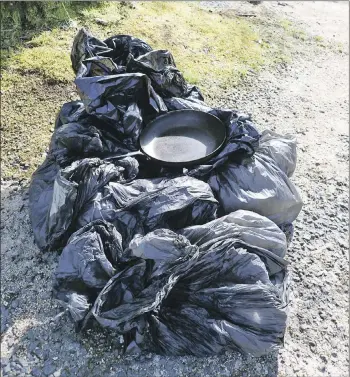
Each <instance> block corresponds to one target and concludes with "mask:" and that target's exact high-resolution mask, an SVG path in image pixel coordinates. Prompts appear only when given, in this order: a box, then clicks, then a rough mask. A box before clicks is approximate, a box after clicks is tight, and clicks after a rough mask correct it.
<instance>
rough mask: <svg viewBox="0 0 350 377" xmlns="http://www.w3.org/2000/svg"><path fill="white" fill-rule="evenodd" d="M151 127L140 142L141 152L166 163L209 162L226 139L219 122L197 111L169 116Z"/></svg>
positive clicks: (175, 113)
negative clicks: (201, 160) (203, 160)
mask: <svg viewBox="0 0 350 377" xmlns="http://www.w3.org/2000/svg"><path fill="white" fill-rule="evenodd" d="M149 126H150V127H149ZM149 126H147V127H146V128H145V130H144V132H143V134H142V137H141V138H140V144H141V148H142V149H143V151H144V152H145V153H147V154H148V155H149V156H151V157H153V158H155V159H157V160H160V161H165V162H171V163H177V162H179V163H181V162H191V161H196V160H199V159H202V158H205V157H206V156H208V155H210V154H211V153H213V152H215V150H216V149H217V148H219V147H220V145H221V144H222V142H223V141H224V139H225V131H224V125H223V124H222V123H221V122H220V121H219V119H217V118H215V117H213V116H211V115H209V114H206V113H201V112H196V111H193V112H191V111H188V112H186V111H183V112H174V113H169V114H167V115H166V116H164V117H160V118H159V120H158V119H156V121H154V122H153V123H152V124H150V125H149Z"/></svg>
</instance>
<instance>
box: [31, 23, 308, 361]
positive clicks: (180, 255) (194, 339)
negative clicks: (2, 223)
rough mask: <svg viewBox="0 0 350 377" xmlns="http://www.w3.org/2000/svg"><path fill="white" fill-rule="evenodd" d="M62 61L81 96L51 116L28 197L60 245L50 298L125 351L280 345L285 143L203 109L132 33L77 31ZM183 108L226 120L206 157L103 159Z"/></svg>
mask: <svg viewBox="0 0 350 377" xmlns="http://www.w3.org/2000/svg"><path fill="white" fill-rule="evenodd" d="M71 58H72V66H73V69H74V71H75V73H76V80H75V83H76V85H77V89H78V92H79V94H80V97H81V101H74V102H70V103H67V104H64V105H63V107H62V109H61V111H60V113H59V114H58V116H57V119H56V125H55V131H54V134H53V136H52V139H51V143H50V147H49V151H48V154H47V157H46V160H45V161H44V163H43V164H42V166H40V167H39V168H38V170H37V171H36V172H35V173H34V174H33V177H32V182H31V186H30V191H29V195H30V197H29V199H30V217H31V222H32V226H33V232H34V237H35V241H36V243H37V245H38V246H39V248H40V249H41V250H42V251H48V250H62V254H61V256H60V259H59V263H58V267H57V270H56V272H55V278H54V295H55V297H56V298H57V299H59V301H60V302H61V303H62V304H63V305H64V306H66V307H67V308H68V310H69V312H70V314H71V317H72V320H73V322H74V324H75V325H76V329H77V330H83V329H86V328H88V327H90V326H94V325H95V324H99V325H100V326H103V327H106V328H112V329H113V330H115V331H116V332H117V333H119V334H121V335H123V336H124V339H125V344H126V349H127V351H132V352H134V351H137V350H140V349H144V348H147V349H151V350H154V351H155V352H158V353H161V354H167V355H184V354H192V355H198V356H203V355H210V354H216V353H220V352H222V351H223V350H225V349H235V350H239V351H242V352H244V353H248V354H252V355H255V356H259V355H263V354H265V353H268V352H270V351H272V350H274V349H276V348H277V347H279V346H280V345H281V344H282V343H283V336H284V332H285V328H286V319H287V309H288V302H289V279H288V269H287V262H286V261H285V259H284V257H285V254H286V249H287V243H288V242H290V240H291V237H292V233H293V226H292V224H291V222H292V221H293V220H294V219H295V218H296V216H297V215H298V213H299V211H300V209H301V205H302V203H301V199H300V196H299V194H298V192H297V190H296V188H295V187H294V185H293V184H292V182H291V181H290V179H289V177H290V176H291V175H292V173H293V171H294V169H295V165H296V147H295V145H296V143H295V140H294V139H293V138H292V137H291V136H288V135H287V136H281V135H278V134H275V133H273V132H270V131H264V132H263V133H262V134H260V133H259V132H258V130H257V129H256V127H255V125H254V124H253V123H252V122H251V120H250V117H249V116H247V115H245V114H242V113H240V112H238V111H235V110H229V109H213V108H211V107H209V106H208V105H206V104H205V102H203V97H202V95H201V93H200V91H199V89H198V88H197V87H195V86H191V85H189V84H187V83H186V81H185V79H184V77H183V75H182V73H181V72H180V71H179V70H178V69H177V68H176V65H175V61H174V58H173V57H172V55H171V53H170V52H169V51H165V50H152V48H151V47H150V46H149V45H148V44H147V43H145V42H143V41H142V40H140V39H138V38H134V37H131V36H127V35H117V36H114V37H111V38H108V39H106V40H105V41H100V40H98V39H97V38H95V37H93V36H91V35H90V34H89V33H87V32H86V31H85V30H81V31H79V33H78V34H77V36H76V38H75V40H74V43H73V48H72V54H71ZM188 109H190V110H195V111H196V112H198V111H199V112H200V113H201V114H203V117H206V116H207V115H208V114H210V115H213V116H214V117H216V118H218V119H219V120H220V123H218V124H223V125H224V127H225V133H226V138H225V141H224V143H223V145H222V146H221V149H220V148H219V150H217V149H215V148H214V149H213V150H212V152H213V154H212V155H210V157H209V160H207V161H205V162H202V163H198V164H197V165H195V166H188V167H187V168H186V169H182V168H181V169H179V168H176V169H175V168H173V167H169V166H165V165H166V164H155V163H153V162H152V161H150V160H149V158H148V157H147V156H145V155H144V154H143V155H139V156H137V159H136V158H134V157H132V156H129V157H126V158H125V157H124V158H120V159H117V160H113V159H112V160H111V161H108V160H107V158H108V157H110V156H115V155H117V156H121V155H125V154H128V153H130V152H135V151H138V149H139V148H138V147H139V139H140V135H142V134H143V129H144V128H145V126H146V125H147V124H157V122H158V119H159V121H160V122H161V120H162V119H165V118H162V115H163V114H167V113H169V112H171V111H175V110H188ZM216 118H215V119H216ZM153 120H154V123H150V122H152V121H153ZM171 131H173V130H171ZM220 135H221V136H220V138H218V139H220V140H222V139H221V138H222V136H223V134H222V133H220ZM211 137H212V136H210V137H209V138H211ZM141 139H142V136H141ZM141 141H142V140H141ZM219 144H220V143H219V142H218V145H219ZM144 149H145V150H146V147H144ZM151 151H152V149H151ZM153 151H154V152H155V153H158V150H156V149H154V150H153ZM153 157H157V155H156V154H155V155H153ZM218 216H222V217H220V218H218ZM284 232H285V233H284Z"/></svg>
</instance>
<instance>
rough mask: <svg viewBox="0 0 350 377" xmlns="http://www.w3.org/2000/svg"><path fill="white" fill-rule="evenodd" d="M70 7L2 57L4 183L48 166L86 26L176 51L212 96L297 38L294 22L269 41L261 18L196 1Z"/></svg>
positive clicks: (102, 34)
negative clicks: (286, 39) (79, 35)
mask: <svg viewBox="0 0 350 377" xmlns="http://www.w3.org/2000/svg"><path fill="white" fill-rule="evenodd" d="M64 4H66V6H65V8H64V9H63V8H62V4H57V3H56V7H61V8H62V9H63V10H62V9H61V8H59V16H57V14H56V16H55V17H56V19H55V20H54V21H50V23H46V24H45V23H44V24H45V25H44V27H39V26H35V25H36V23H35V22H34V23H33V24H34V27H33V29H32V30H31V31H30V32H29V31H28V33H29V34H30V38H29V40H28V38H27V39H26V41H25V42H24V43H17V46H15V47H14V48H13V47H11V48H9V49H6V50H3V51H2V52H1V61H2V82H1V90H2V114H1V124H2V125H1V127H2V135H1V137H2V140H1V142H2V161H1V164H2V177H3V178H4V179H9V178H12V179H19V178H28V177H30V175H31V174H32V172H33V171H34V169H35V168H36V167H37V166H38V165H39V164H40V163H41V162H42V161H43V159H44V156H43V153H44V152H45V150H46V148H47V146H48V144H49V140H50V137H51V132H50V129H52V128H53V124H54V119H55V116H56V113H57V111H58V110H59V108H60V106H61V105H62V104H63V103H64V102H66V101H69V100H70V99H71V98H72V92H73V91H74V87H73V79H74V74H73V71H72V69H71V62H70V48H71V44H72V41H73V38H74V36H75V34H76V32H77V30H78V29H79V28H80V27H86V28H88V29H90V31H91V32H92V33H93V34H94V35H95V36H97V37H99V38H101V39H104V38H106V37H108V36H111V35H114V34H131V35H133V36H136V37H139V38H141V39H144V40H145V41H146V42H147V43H149V44H150V45H151V46H152V47H153V48H154V49H169V50H170V51H171V52H172V54H173V56H174V58H175V62H176V64H177V67H178V68H179V69H180V70H181V71H182V72H183V74H184V76H185V78H186V79H187V80H188V82H190V83H193V84H197V85H199V86H200V88H201V90H202V92H203V93H204V95H208V96H209V97H210V96H213V95H215V93H218V92H220V91H221V90H224V89H225V88H230V87H233V86H236V85H237V84H238V83H239V82H240V80H241V79H242V78H243V77H244V76H245V75H246V74H247V72H248V70H249V69H253V70H255V71H258V70H259V69H261V68H262V67H268V66H273V65H274V64H279V63H281V62H286V61H288V59H289V50H288V47H287V46H286V45H285V44H283V43H281V42H280V37H281V36H282V37H283V35H286V36H288V35H289V34H288V33H289V32H286V31H285V29H284V27H285V28H288V27H290V25H289V24H288V25H287V24H286V25H285V26H284V27H283V26H282V31H281V33H282V34H280V35H279V36H278V37H277V38H276V37H275V36H274V33H273V32H272V33H271V36H269V38H268V39H269V41H268V42H266V38H265V34H264V36H263V37H262V35H261V32H260V29H259V27H257V24H254V23H253V22H254V21H253V20H250V19H247V20H245V19H242V18H236V17H224V16H221V15H219V14H216V13H210V12H208V11H205V10H201V9H199V8H198V5H197V4H196V3H192V2H149V1H148V2H136V3H135V6H131V5H130V4H126V5H125V4H123V3H118V2H106V3H98V4H97V3H92V4H90V5H88V6H85V7H84V6H80V7H78V6H75V5H74V4H73V5H71V3H64ZM64 4H63V5H64ZM55 9H56V8H55ZM61 11H62V13H60V12H61ZM57 12H58V11H57ZM96 18H101V19H103V20H105V21H106V22H107V23H108V24H107V25H106V26H104V25H100V24H98V23H97V22H96ZM43 29H45V30H43ZM38 30H39V31H38ZM261 30H263V29H261ZM35 31H37V32H36V33H35ZM33 33H34V34H33ZM283 33H284V34H283ZM292 38H294V37H292ZM282 40H283V38H282ZM213 93H214V94H213ZM73 96H74V95H73Z"/></svg>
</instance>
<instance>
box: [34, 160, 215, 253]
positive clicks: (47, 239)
mask: <svg viewBox="0 0 350 377" xmlns="http://www.w3.org/2000/svg"><path fill="white" fill-rule="evenodd" d="M48 166H50V165H48ZM41 172H42V170H40V174H38V175H36V176H34V179H33V181H32V189H31V195H32V196H31V197H30V199H31V205H32V206H33V207H35V208H36V207H37V203H38V202H34V201H33V200H34V197H33V196H34V195H35V194H36V193H39V192H40V190H35V186H36V185H38V186H39V185H42V177H43V174H41ZM137 173H138V163H137V161H136V160H135V159H134V158H131V157H127V158H124V159H122V160H119V161H117V162H116V163H114V164H113V163H110V162H106V161H104V160H101V159H98V158H95V159H91V158H90V159H89V158H86V159H83V160H78V161H75V162H73V163H72V164H71V165H69V166H67V167H66V168H64V169H61V170H58V171H56V176H55V177H53V176H51V175H50V178H51V179H53V178H54V183H53V185H48V186H47V187H46V188H45V191H44V193H42V195H44V194H45V197H44V198H42V197H41V196H38V197H37V200H39V202H40V201H42V203H43V205H42V207H41V211H40V216H39V214H37V213H36V212H35V210H32V211H31V220H32V224H33V226H34V227H35V229H39V230H40V232H36V233H35V234H34V236H35V240H36V243H37V245H38V246H39V247H40V248H42V249H45V250H55V249H60V248H61V247H62V246H64V243H65V242H66V241H67V239H68V237H69V236H70V234H71V233H72V232H73V231H75V230H77V229H79V228H81V227H83V226H85V225H87V224H89V223H90V222H91V221H94V220H99V219H101V220H102V219H103V220H106V221H109V222H110V223H112V224H115V225H116V226H117V228H118V230H119V232H120V233H121V234H122V236H123V240H124V241H125V242H129V241H130V240H131V239H132V237H133V236H134V235H135V234H136V233H137V232H139V233H140V234H146V233H147V232H149V231H151V230H154V229H157V228H161V227H164V228H173V229H178V228H181V227H184V226H187V225H190V224H203V223H205V222H207V221H210V220H212V219H214V218H215V216H216V209H217V201H216V199H215V198H214V196H213V193H212V191H211V190H210V188H209V186H208V185H207V184H206V183H204V182H202V181H200V180H197V179H195V178H192V177H186V176H180V177H176V178H154V179H147V180H146V179H138V180H135V177H136V175H137ZM50 183H51V182H50ZM43 199H45V200H43ZM33 203H34V204H33Z"/></svg>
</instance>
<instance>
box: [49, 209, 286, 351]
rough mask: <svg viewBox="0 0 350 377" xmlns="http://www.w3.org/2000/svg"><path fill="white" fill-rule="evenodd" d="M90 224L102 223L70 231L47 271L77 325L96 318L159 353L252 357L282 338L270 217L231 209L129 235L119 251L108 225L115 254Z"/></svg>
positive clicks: (277, 250)
mask: <svg viewBox="0 0 350 377" xmlns="http://www.w3.org/2000/svg"><path fill="white" fill-rule="evenodd" d="M96 226H99V227H102V228H103V226H102V225H101V224H100V223H98V222H94V223H93V224H92V225H91V226H86V227H85V228H83V230H82V231H78V232H77V233H76V234H74V235H73V236H72V237H71V239H70V241H69V243H68V245H67V246H66V247H65V249H64V250H63V253H62V255H61V258H60V261H59V265H58V268H57V270H56V273H55V285H54V286H55V292H56V297H58V298H60V300H62V301H63V302H64V303H65V305H66V306H67V307H68V308H69V310H70V311H71V312H72V313H73V314H72V317H73V319H74V321H75V324H76V325H77V327H79V326H82V327H83V328H84V327H85V326H88V325H89V324H91V322H94V321H96V322H97V323H99V324H100V325H101V326H103V327H106V328H110V329H113V330H116V331H117V333H119V334H123V335H125V338H126V339H128V342H129V343H130V344H133V343H134V344H133V347H135V343H137V346H140V347H142V348H148V349H151V350H154V351H156V352H157V353H161V354H166V355H185V354H192V355H197V356H204V355H209V354H213V353H219V352H221V351H222V350H224V349H235V350H239V351H242V352H245V353H248V354H252V355H255V356H260V355H263V354H265V353H267V352H270V351H271V350H273V349H276V348H277V347H278V346H280V345H281V344H282V341H283V336H284V331H285V327H286V316H287V313H286V308H287V305H288V301H289V298H288V292H287V285H288V272H287V262H286V261H285V260H284V258H283V257H284V255H285V253H286V247H287V246H286V238H285V235H284V234H283V232H282V231H281V230H280V229H279V228H278V227H277V226H276V225H275V224H274V223H273V222H272V221H270V220H269V219H267V218H265V217H263V216H260V215H258V214H256V213H253V212H249V211H243V210H242V211H236V212H234V213H232V214H230V215H227V216H224V217H222V218H220V219H217V220H213V221H211V222H209V223H207V224H204V225H197V226H191V227H188V228H184V229H182V230H180V231H179V232H178V233H175V232H173V231H171V230H167V229H158V230H155V231H153V232H150V233H148V234H147V235H145V236H142V235H135V237H134V239H133V240H132V241H131V242H130V243H129V246H128V247H126V248H124V249H122V248H121V247H120V245H121V241H120V238H118V236H119V235H118V233H116V232H115V231H114V232H112V234H115V236H114V237H115V240H118V241H117V242H116V245H117V246H114V248H115V251H114V252H111V251H110V249H109V247H110V246H108V245H110V243H107V242H106V241H104V239H103V238H102V233H101V232H100V231H97V229H96ZM105 227H106V226H105ZM103 229H104V228H103ZM96 239H98V240H99V242H96ZM78 245H80V246H79V247H80V248H82V251H83V252H82V251H80V252H78V250H77V249H76V248H77V246H78ZM92 255H94V258H91V256H92ZM69 260H72V261H78V260H80V262H78V263H73V266H74V265H75V266H78V265H79V264H83V265H85V266H86V268H85V269H84V270H83V273H82V272H81V270H79V269H78V268H71V267H69V263H68V261H69ZM66 269H67V270H68V271H65V270H66ZM102 271H103V273H102ZM113 274H114V275H113ZM68 275H69V279H68V278H67V276H68ZM111 275H113V276H111ZM96 277H99V279H97V278H96ZM101 279H103V280H101ZM108 279H109V280H108ZM107 280H108V282H107ZM67 282H69V283H67ZM104 283H105V285H104ZM103 285H104V286H103ZM97 293H98V294H97ZM74 298H75V299H74ZM77 298H79V300H80V301H79V300H78V301H79V302H80V310H77V307H79V302H78V303H77ZM82 298H83V299H82ZM77 312H78V313H80V314H82V313H83V315H80V316H77V315H76V314H75V313H77ZM74 316H75V317H74ZM79 328H80V327H79ZM130 334H132V335H130ZM146 335H147V336H146ZM130 344H129V346H130Z"/></svg>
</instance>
